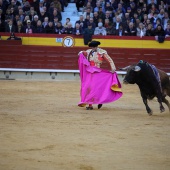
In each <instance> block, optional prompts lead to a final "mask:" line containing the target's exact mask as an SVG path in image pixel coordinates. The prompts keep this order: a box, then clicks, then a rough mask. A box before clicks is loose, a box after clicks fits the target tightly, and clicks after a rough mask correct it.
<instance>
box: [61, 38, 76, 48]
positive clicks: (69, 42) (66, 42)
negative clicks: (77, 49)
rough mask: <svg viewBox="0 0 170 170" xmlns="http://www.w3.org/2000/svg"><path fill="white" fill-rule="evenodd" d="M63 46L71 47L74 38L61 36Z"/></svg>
mask: <svg viewBox="0 0 170 170" xmlns="http://www.w3.org/2000/svg"><path fill="white" fill-rule="evenodd" d="M63 46H64V47H73V46H74V39H73V37H70V36H67V37H64V38H63Z"/></svg>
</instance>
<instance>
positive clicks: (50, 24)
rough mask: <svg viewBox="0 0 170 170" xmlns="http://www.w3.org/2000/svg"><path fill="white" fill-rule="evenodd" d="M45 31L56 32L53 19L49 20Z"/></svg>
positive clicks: (48, 32)
mask: <svg viewBox="0 0 170 170" xmlns="http://www.w3.org/2000/svg"><path fill="white" fill-rule="evenodd" d="M45 32H46V33H47V34H54V33H55V27H54V25H53V22H52V21H49V22H48V24H47V25H46V26H45Z"/></svg>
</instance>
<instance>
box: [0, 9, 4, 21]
mask: <svg viewBox="0 0 170 170" xmlns="http://www.w3.org/2000/svg"><path fill="white" fill-rule="evenodd" d="M0 19H1V20H3V21H4V20H5V15H4V13H3V10H2V9H1V8H0Z"/></svg>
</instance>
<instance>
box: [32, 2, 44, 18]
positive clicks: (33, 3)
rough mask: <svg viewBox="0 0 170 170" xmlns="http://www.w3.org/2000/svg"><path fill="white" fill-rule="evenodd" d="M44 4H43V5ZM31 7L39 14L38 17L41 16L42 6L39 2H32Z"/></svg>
mask: <svg viewBox="0 0 170 170" xmlns="http://www.w3.org/2000/svg"><path fill="white" fill-rule="evenodd" d="M42 4H43V3H42ZM31 6H32V7H33V8H34V10H35V11H36V12H37V15H39V14H40V6H39V0H33V2H31Z"/></svg>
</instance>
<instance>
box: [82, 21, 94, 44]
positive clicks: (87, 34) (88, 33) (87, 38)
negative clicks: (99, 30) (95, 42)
mask: <svg viewBox="0 0 170 170" xmlns="http://www.w3.org/2000/svg"><path fill="white" fill-rule="evenodd" d="M93 35H94V28H93V27H92V24H91V23H88V27H87V28H85V29H84V32H83V39H84V45H88V43H89V42H91V41H92V36H93Z"/></svg>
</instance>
